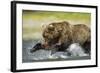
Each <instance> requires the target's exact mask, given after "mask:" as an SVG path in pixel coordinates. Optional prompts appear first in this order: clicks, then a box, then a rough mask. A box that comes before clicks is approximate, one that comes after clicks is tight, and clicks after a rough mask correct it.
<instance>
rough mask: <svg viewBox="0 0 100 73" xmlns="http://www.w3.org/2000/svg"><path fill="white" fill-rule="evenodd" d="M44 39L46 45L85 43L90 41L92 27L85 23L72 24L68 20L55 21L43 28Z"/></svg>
mask: <svg viewBox="0 0 100 73" xmlns="http://www.w3.org/2000/svg"><path fill="white" fill-rule="evenodd" d="M42 35H43V39H44V45H45V47H47V48H48V47H49V46H53V45H62V44H66V46H67V47H68V45H70V44H71V43H79V44H80V45H83V44H84V43H85V42H90V39H91V32H90V28H89V27H87V25H85V24H76V25H71V24H70V23H69V22H67V21H62V22H53V23H50V24H49V25H47V26H46V27H45V28H44V30H43V34H42Z"/></svg>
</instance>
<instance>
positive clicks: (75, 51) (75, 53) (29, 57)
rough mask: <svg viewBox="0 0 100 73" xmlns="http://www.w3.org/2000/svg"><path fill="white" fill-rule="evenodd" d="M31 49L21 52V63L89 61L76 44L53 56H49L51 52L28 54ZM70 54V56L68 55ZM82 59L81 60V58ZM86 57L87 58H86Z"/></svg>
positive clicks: (40, 51) (39, 51)
mask: <svg viewBox="0 0 100 73" xmlns="http://www.w3.org/2000/svg"><path fill="white" fill-rule="evenodd" d="M29 48H32V45H31V47H30V46H29V47H27V48H24V50H23V62H36V61H43V60H58V59H59V60H61V59H66V60H69V59H70V60H74V59H78V60H79V59H83V58H85V59H89V58H90V56H89V54H86V53H85V52H84V49H83V48H82V47H81V46H80V45H79V44H78V43H73V44H71V45H70V46H69V47H68V48H66V51H64V52H56V53H54V54H51V53H52V51H51V50H43V49H40V50H37V51H35V52H33V53H30V49H29ZM69 53H70V55H69ZM81 57H82V58H81ZM87 57H88V58H87Z"/></svg>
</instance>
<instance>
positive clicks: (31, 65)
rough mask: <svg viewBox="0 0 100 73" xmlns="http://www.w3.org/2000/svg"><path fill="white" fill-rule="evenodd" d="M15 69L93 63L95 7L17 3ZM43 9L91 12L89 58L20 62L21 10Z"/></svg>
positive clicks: (94, 57) (94, 56) (94, 50)
mask: <svg viewBox="0 0 100 73" xmlns="http://www.w3.org/2000/svg"><path fill="white" fill-rule="evenodd" d="M16 7H17V14H16V15H17V17H16V18H17V22H16V23H17V24H16V25H17V48H16V50H17V51H16V52H17V59H16V62H17V64H16V65H17V70H22V69H38V68H52V67H71V66H85V65H95V63H96V62H95V59H96V48H95V47H96V45H95V44H96V42H95V41H96V40H95V38H96V37H95V33H96V31H95V30H96V29H95V27H96V26H95V25H96V24H95V22H96V21H95V19H96V18H95V15H96V14H95V13H96V12H95V11H96V10H95V9H93V8H92V9H91V8H81V7H67V6H66V7H63V6H61V7H60V6H45V5H28V4H17V6H16ZM23 9H24V10H45V11H66V12H86V13H91V32H92V33H91V36H92V37H91V47H92V49H91V59H90V60H74V61H55V62H36V63H22V10H23Z"/></svg>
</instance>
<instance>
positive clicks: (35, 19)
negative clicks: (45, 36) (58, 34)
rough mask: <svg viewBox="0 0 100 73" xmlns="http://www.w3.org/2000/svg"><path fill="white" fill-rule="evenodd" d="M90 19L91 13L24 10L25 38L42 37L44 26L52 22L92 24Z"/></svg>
mask: <svg viewBox="0 0 100 73" xmlns="http://www.w3.org/2000/svg"><path fill="white" fill-rule="evenodd" d="M90 19H91V14H90V13H79V12H56V11H54V12H53V11H32V10H23V39H24V40H28V39H39V38H42V36H41V34H42V30H43V27H42V26H43V25H48V24H49V23H52V22H60V21H68V22H69V23H71V24H86V25H88V26H90V24H91V23H90Z"/></svg>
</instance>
